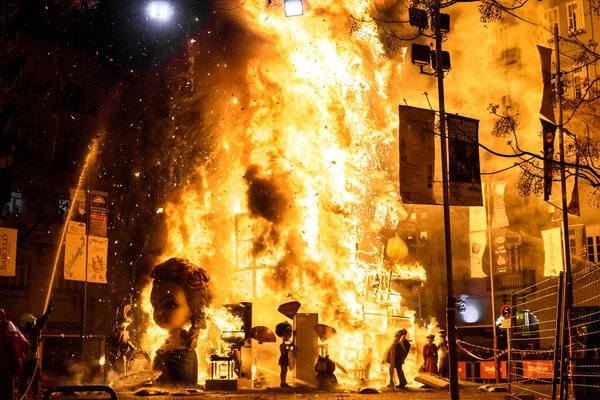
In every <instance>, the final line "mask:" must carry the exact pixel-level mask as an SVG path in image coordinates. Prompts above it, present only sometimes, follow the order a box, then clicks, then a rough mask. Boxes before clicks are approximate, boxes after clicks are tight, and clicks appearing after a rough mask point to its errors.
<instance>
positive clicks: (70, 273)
mask: <svg viewBox="0 0 600 400" xmlns="http://www.w3.org/2000/svg"><path fill="white" fill-rule="evenodd" d="M66 236H67V237H66V243H65V264H64V277H65V279H68V280H71V281H85V267H86V266H85V264H86V259H85V251H86V245H87V240H86V236H85V235H79V234H75V233H67V235H66Z"/></svg>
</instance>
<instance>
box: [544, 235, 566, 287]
mask: <svg viewBox="0 0 600 400" xmlns="http://www.w3.org/2000/svg"><path fill="white" fill-rule="evenodd" d="M561 236H562V235H561V229H560V228H552V229H546V230H545V231H542V238H543V239H544V276H558V274H559V272H561V271H562V270H563V254H562V243H561Z"/></svg>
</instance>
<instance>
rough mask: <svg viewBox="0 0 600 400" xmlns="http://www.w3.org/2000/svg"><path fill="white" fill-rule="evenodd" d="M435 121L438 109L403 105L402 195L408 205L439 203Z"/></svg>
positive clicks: (400, 133)
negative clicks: (437, 195)
mask: <svg viewBox="0 0 600 400" xmlns="http://www.w3.org/2000/svg"><path fill="white" fill-rule="evenodd" d="M434 121H435V112H434V111H431V110H426V109H422V108H415V107H409V106H400V130H399V142H400V144H399V146H400V195H401V196H402V201H403V202H404V203H406V204H437V203H436V201H435V198H434V194H433V179H434V165H435V142H434V136H435V126H434Z"/></svg>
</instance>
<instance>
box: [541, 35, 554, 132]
mask: <svg viewBox="0 0 600 400" xmlns="http://www.w3.org/2000/svg"><path fill="white" fill-rule="evenodd" d="M537 48H538V51H539V52H540V61H541V64H542V81H543V82H544V94H543V96H542V106H541V107H540V114H542V115H543V116H544V117H545V118H546V119H547V120H548V121H552V122H555V119H554V106H553V104H552V103H553V101H552V100H553V95H552V94H553V93H552V91H553V88H552V49H549V48H548V47H542V46H538V47H537Z"/></svg>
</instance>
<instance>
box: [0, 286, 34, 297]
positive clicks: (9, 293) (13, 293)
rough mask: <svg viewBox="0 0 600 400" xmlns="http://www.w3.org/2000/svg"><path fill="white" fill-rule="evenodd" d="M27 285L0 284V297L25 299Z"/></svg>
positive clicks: (27, 294)
mask: <svg viewBox="0 0 600 400" xmlns="http://www.w3.org/2000/svg"><path fill="white" fill-rule="evenodd" d="M28 296H29V293H28V290H27V287H18V286H0V299H27V298H28Z"/></svg>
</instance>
